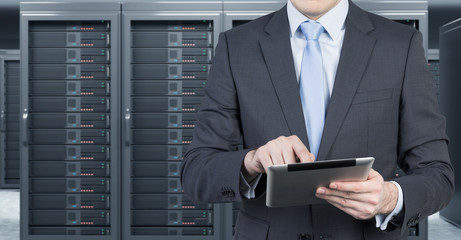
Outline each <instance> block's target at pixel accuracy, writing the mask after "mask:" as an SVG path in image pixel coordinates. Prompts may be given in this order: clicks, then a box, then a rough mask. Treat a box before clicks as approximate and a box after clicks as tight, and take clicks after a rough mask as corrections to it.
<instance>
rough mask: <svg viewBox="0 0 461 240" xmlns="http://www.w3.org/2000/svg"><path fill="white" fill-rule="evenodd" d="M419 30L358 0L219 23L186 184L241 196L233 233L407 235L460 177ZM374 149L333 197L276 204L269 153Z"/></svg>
mask: <svg viewBox="0 0 461 240" xmlns="http://www.w3.org/2000/svg"><path fill="white" fill-rule="evenodd" d="M421 39H422V38H421V34H420V33H419V32H417V31H416V30H414V29H412V28H409V27H406V26H404V25H400V24H398V23H394V22H392V21H390V20H387V19H384V18H382V17H379V16H376V15H373V14H371V13H368V12H365V11H363V10H361V9H360V8H358V7H357V6H356V5H354V4H353V3H352V2H350V1H347V0H289V1H288V3H287V6H285V7H284V8H282V9H281V10H279V11H277V12H275V13H273V14H270V15H267V16H264V17H262V18H259V19H257V20H255V21H252V22H251V23H249V24H246V25H244V26H241V27H238V28H235V29H232V30H230V31H228V32H225V33H223V34H221V35H220V39H219V43H218V46H217V49H216V56H215V58H214V60H213V66H212V69H211V72H210V76H209V81H208V84H207V88H206V94H205V98H204V101H203V104H202V107H201V109H200V111H199V112H198V113H197V122H196V128H195V134H194V140H193V142H192V144H191V146H190V149H189V151H188V153H187V154H186V156H185V159H184V162H183V165H182V175H181V177H182V185H183V189H184V191H185V193H186V194H187V195H188V196H189V197H190V198H191V199H193V200H195V201H200V202H230V201H242V205H241V209H240V214H239V216H238V220H237V225H236V239H251V240H258V239H341V240H348V239H351V240H358V239H373V240H375V239H406V238H407V236H408V227H410V226H413V225H415V224H417V222H418V221H419V220H420V219H423V218H424V217H426V216H428V215H430V214H432V213H434V212H437V211H438V210H440V209H441V208H443V207H444V206H445V205H446V204H447V203H448V202H449V200H450V198H451V196H452V193H453V188H454V186H453V184H454V183H453V169H452V166H451V165H450V160H449V156H448V151H447V141H448V140H447V136H446V133H445V120H444V118H443V117H442V116H441V115H440V114H439V113H438V107H437V100H436V95H435V92H436V91H435V84H434V81H433V80H432V77H431V75H430V73H429V72H428V69H427V64H426V62H425V58H424V51H423V48H422V40H421ZM241 138H243V143H244V150H237V145H238V144H239V143H240V141H241ZM367 156H372V157H375V159H376V160H375V163H374V165H373V169H374V170H371V172H370V174H369V176H368V179H367V180H366V181H363V182H336V183H331V184H330V186H329V187H328V188H323V187H322V188H319V189H317V192H316V195H317V197H319V198H322V199H325V200H327V202H328V204H320V205H305V206H297V207H287V208H268V207H266V205H265V194H264V192H265V187H266V185H265V184H266V181H265V179H266V176H265V174H264V173H265V172H266V171H267V167H268V166H270V165H276V164H285V163H295V162H309V161H314V160H316V161H317V160H318V161H321V160H327V159H338V158H348V157H367ZM397 166H399V167H400V168H402V169H403V170H404V171H405V172H406V173H407V175H406V176H403V177H399V178H395V170H396V168H397ZM390 181H392V182H390ZM299 184H303V183H302V182H300V183H299Z"/></svg>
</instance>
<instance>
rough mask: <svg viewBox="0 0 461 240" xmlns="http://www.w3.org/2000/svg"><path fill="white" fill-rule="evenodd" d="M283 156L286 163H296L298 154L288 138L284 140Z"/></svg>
mask: <svg viewBox="0 0 461 240" xmlns="http://www.w3.org/2000/svg"><path fill="white" fill-rule="evenodd" d="M282 157H283V161H284V162H285V163H286V164H291V163H296V155H295V153H294V152H293V149H292V147H291V145H290V144H289V143H287V140H284V141H283V142H282Z"/></svg>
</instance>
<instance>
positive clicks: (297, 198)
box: [266, 157, 375, 207]
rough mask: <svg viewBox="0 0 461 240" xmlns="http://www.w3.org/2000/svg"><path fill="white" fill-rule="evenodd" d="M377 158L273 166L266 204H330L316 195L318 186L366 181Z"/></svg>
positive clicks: (268, 183) (268, 182)
mask: <svg viewBox="0 0 461 240" xmlns="http://www.w3.org/2000/svg"><path fill="white" fill-rule="evenodd" d="M374 160H375V159H374V158H373V157H366V158H349V159H337V160H325V161H317V162H309V163H294V164H283V165H274V166H270V167H269V169H268V172H267V186H266V205H267V206H268V207H290V206H299V205H308V204H318V203H326V201H325V200H323V199H320V198H317V197H316V196H315V191H316V190H317V188H318V187H327V186H328V185H329V184H330V183H331V182H334V181H363V180H366V179H367V177H368V174H369V173H370V169H371V166H372V165H373V162H374Z"/></svg>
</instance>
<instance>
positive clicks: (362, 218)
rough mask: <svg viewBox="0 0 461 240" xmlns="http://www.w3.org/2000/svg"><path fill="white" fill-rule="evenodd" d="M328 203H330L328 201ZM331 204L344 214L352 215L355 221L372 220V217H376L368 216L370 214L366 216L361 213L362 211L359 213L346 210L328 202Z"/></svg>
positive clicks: (353, 210)
mask: <svg viewBox="0 0 461 240" xmlns="http://www.w3.org/2000/svg"><path fill="white" fill-rule="evenodd" d="M327 202H328V201H327ZM328 203H330V204H331V205H333V206H335V207H336V208H338V209H340V210H342V211H343V212H345V213H347V214H349V215H351V216H352V217H354V218H355V219H358V220H365V219H370V218H372V217H374V215H368V214H365V213H363V212H360V211H357V210H355V209H352V208H345V207H343V206H341V205H339V204H337V203H334V202H328Z"/></svg>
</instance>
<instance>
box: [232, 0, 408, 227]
mask: <svg viewBox="0 0 461 240" xmlns="http://www.w3.org/2000/svg"><path fill="white" fill-rule="evenodd" d="M287 12H288V22H289V24H290V41H291V50H292V54H293V60H294V65H295V71H296V78H297V80H298V82H299V77H300V72H301V62H302V59H303V54H304V49H305V47H306V39H305V37H304V35H303V34H302V32H301V30H300V29H299V25H301V23H303V22H305V21H312V20H310V19H308V18H307V17H306V16H304V15H303V14H302V13H301V12H299V11H298V10H297V9H296V8H295V7H294V6H293V4H292V3H291V1H290V0H288V1H287ZM348 12H349V1H347V0H341V2H339V3H338V5H336V6H335V7H334V8H333V9H331V10H330V11H328V12H327V13H325V14H324V15H323V16H322V17H320V18H319V19H318V20H317V22H319V23H320V24H322V26H323V27H324V28H325V32H324V33H322V34H321V35H320V37H319V43H320V49H321V50H322V62H323V71H324V78H325V79H324V84H325V85H324V96H325V112H327V110H328V103H329V101H330V98H331V94H332V92H333V86H334V82H335V77H336V70H337V68H338V63H339V57H340V54H341V48H342V46H343V42H344V35H345V32H346V25H345V22H346V17H347V13H348ZM260 178H261V174H259V175H258V176H257V177H256V179H254V180H253V181H252V182H251V183H247V181H246V180H245V178H244V177H243V174H240V192H241V194H242V195H243V196H244V197H246V198H248V199H251V198H254V197H255V188H256V186H257V185H258V182H259V180H260ZM391 182H392V183H393V184H394V185H395V186H396V187H397V189H398V192H399V196H398V201H397V205H396V207H395V209H394V211H392V213H390V214H389V215H387V216H386V215H381V214H380V215H376V216H375V220H376V227H379V228H380V229H381V230H385V229H386V228H387V224H388V223H389V221H390V220H391V219H392V217H393V216H395V215H397V214H398V213H400V211H402V208H403V191H402V188H401V187H400V185H399V184H398V183H397V182H394V181H391Z"/></svg>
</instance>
